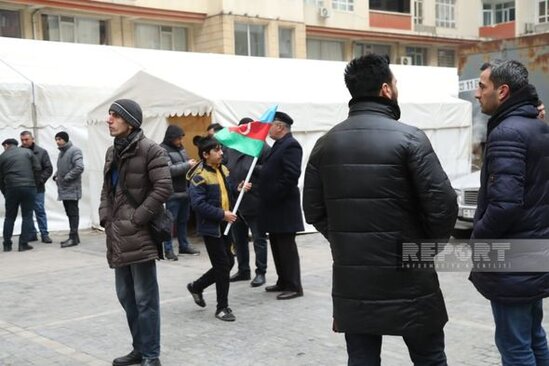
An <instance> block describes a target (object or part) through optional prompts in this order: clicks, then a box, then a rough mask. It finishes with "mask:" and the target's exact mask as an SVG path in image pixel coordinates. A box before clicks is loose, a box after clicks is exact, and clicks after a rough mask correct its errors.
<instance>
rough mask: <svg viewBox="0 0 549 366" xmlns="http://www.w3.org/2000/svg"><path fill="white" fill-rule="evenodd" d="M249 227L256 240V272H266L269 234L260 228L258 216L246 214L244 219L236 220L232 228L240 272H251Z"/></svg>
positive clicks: (253, 238) (254, 240)
mask: <svg viewBox="0 0 549 366" xmlns="http://www.w3.org/2000/svg"><path fill="white" fill-rule="evenodd" d="M248 229H250V230H251V231H252V240H253V242H254V252H255V268H256V269H255V273H257V274H265V272H267V234H266V233H265V232H264V231H261V230H259V227H258V224H257V216H244V220H242V219H238V220H236V222H235V223H234V224H233V226H232V228H231V233H232V235H233V240H234V244H235V246H236V258H237V259H238V272H240V273H250V249H249V247H248Z"/></svg>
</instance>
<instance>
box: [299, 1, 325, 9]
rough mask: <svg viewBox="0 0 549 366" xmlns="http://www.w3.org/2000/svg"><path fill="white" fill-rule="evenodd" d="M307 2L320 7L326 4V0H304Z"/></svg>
mask: <svg viewBox="0 0 549 366" xmlns="http://www.w3.org/2000/svg"><path fill="white" fill-rule="evenodd" d="M303 2H304V3H305V4H311V5H316V6H318V7H321V6H324V0H303Z"/></svg>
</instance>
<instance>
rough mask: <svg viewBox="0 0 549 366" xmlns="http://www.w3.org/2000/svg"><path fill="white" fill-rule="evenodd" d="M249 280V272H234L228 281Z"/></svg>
mask: <svg viewBox="0 0 549 366" xmlns="http://www.w3.org/2000/svg"><path fill="white" fill-rule="evenodd" d="M249 279H250V272H236V273H235V274H234V275H232V276H231V279H230V280H229V281H231V282H236V281H248V280H249Z"/></svg>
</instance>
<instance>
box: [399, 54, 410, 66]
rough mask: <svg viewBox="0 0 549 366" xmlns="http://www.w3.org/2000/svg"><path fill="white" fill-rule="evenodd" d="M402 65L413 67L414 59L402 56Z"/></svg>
mask: <svg viewBox="0 0 549 366" xmlns="http://www.w3.org/2000/svg"><path fill="white" fill-rule="evenodd" d="M400 64H401V65H411V64H412V58H411V57H410V56H401V57H400Z"/></svg>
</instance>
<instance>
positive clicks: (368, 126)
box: [303, 54, 457, 366]
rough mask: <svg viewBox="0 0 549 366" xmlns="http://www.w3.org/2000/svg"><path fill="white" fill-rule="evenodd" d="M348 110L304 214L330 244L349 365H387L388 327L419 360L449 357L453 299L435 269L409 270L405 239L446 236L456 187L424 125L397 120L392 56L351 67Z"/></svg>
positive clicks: (321, 159)
mask: <svg viewBox="0 0 549 366" xmlns="http://www.w3.org/2000/svg"><path fill="white" fill-rule="evenodd" d="M345 83H346V85H347V88H348V89H349V92H350V93H351V96H352V99H351V101H350V102H349V117H348V118H347V119H346V120H345V121H343V122H341V123H339V124H338V125H336V126H335V127H334V128H332V129H331V130H330V131H328V133H326V135H324V136H323V137H322V138H320V139H319V140H318V141H317V143H316V145H315V147H314V149H313V151H312V153H311V156H310V158H309V162H308V164H307V169H306V172H305V188H304V193H303V196H304V198H303V202H304V203H303V205H304V209H305V218H306V220H307V222H308V223H311V224H313V225H314V226H315V227H316V228H317V230H318V231H320V232H321V233H322V234H323V235H324V237H326V238H327V239H328V241H329V242H330V246H331V249H332V256H333V260H334V263H333V284H332V299H333V305H334V312H333V316H334V330H335V331H339V332H344V333H345V339H346V342H347V353H348V355H349V365H361V366H362V365H368V366H369V365H380V363H381V358H380V351H381V343H382V336H383V335H399V336H402V337H403V338H404V342H405V343H406V345H407V346H408V351H409V353H410V357H411V359H412V361H413V363H414V365H432V366H435V365H436V366H442V365H446V355H445V353H444V331H443V327H444V324H445V323H446V322H447V321H448V315H447V313H446V307H445V305H444V299H443V297H442V292H441V291H440V286H439V283H438V278H437V274H436V272H435V271H434V269H433V270H429V269H425V270H423V269H422V270H403V269H402V268H401V263H400V258H401V254H400V250H401V248H402V244H403V243H406V242H416V243H417V242H421V241H422V240H446V239H448V238H449V237H450V233H451V231H452V228H453V226H454V224H455V221H456V217H457V202H456V194H455V192H454V190H453V189H452V186H451V185H450V182H449V181H448V177H447V176H446V174H445V173H444V171H443V170H442V167H441V165H440V162H439V160H438V158H437V156H436V154H435V153H434V151H433V149H432V147H431V144H430V143H429V140H428V138H427V136H425V133H423V131H421V130H420V129H418V128H416V127H412V126H409V125H406V124H403V123H400V122H398V120H399V118H400V108H399V106H398V99H397V98H398V89H397V86H396V79H395V77H394V75H393V73H392V72H391V69H390V68H389V60H388V58H386V57H383V56H379V55H373V54H369V55H366V56H362V57H359V58H356V59H354V60H352V61H351V62H350V63H349V64H348V65H347V68H346V69H345Z"/></svg>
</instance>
